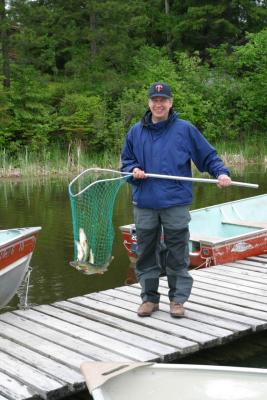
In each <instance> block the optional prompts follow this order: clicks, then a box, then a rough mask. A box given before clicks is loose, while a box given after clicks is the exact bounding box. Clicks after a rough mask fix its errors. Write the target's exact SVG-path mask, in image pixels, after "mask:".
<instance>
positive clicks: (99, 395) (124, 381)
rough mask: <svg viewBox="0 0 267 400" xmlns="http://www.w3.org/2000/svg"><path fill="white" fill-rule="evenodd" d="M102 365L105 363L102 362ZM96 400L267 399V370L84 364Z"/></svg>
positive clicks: (83, 370) (139, 364)
mask: <svg viewBox="0 0 267 400" xmlns="http://www.w3.org/2000/svg"><path fill="white" fill-rule="evenodd" d="M101 364H102V365H101ZM81 370H82V373H83V374H84V376H85V379H86V383H87V386H88V389H89V391H90V393H91V394H92V396H93V398H94V400H115V399H116V400H124V399H127V400H136V399H146V400H162V399H165V398H166V399H168V400H177V399H179V400H196V399H198V400H229V399H233V400H252V399H253V400H265V399H266V398H267V370H266V369H257V368H239V367H221V366H205V365H185V364H184V365H183V364H175V365H169V364H152V365H149V364H148V363H147V364H145V363H144V364H143V365H142V363H136V364H134V363H133V364H131V363H128V364H124V365H123V364H114V365H113V366H112V364H111V363H110V364H106V367H105V364H104V363H97V362H96V363H89V362H88V363H83V364H82V365H81Z"/></svg>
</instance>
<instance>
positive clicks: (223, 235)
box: [120, 194, 267, 267]
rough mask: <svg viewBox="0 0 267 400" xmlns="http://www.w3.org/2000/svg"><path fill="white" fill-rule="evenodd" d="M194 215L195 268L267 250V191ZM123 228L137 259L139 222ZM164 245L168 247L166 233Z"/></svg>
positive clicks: (130, 251)
mask: <svg viewBox="0 0 267 400" xmlns="http://www.w3.org/2000/svg"><path fill="white" fill-rule="evenodd" d="M190 214H191V222H190V224H189V230H190V241H189V249H190V266H191V267H206V266H211V265H218V264H224V263H227V262H232V261H236V260H241V259H244V258H246V257H250V256H256V255H259V254H264V253H267V195H266V194H264V195H260V196H254V197H250V198H246V199H242V200H237V201H232V202H229V203H223V204H218V205H215V206H211V207H205V208H201V209H198V210H194V211H191V212H190ZM120 229H121V232H122V237H123V244H124V246H125V248H126V250H127V253H128V256H129V258H130V261H131V262H135V261H136V258H137V240H136V232H135V225H134V224H129V225H123V226H121V227H120ZM159 247H160V246H159ZM161 247H162V248H164V234H163V235H162V238H161Z"/></svg>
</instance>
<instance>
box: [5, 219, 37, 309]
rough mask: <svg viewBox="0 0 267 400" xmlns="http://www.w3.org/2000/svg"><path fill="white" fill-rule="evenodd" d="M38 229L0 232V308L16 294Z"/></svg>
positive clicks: (25, 270)
mask: <svg viewBox="0 0 267 400" xmlns="http://www.w3.org/2000/svg"><path fill="white" fill-rule="evenodd" d="M40 229H41V228H40V227H36V228H18V229H9V230H6V231H0V238H2V239H3V240H2V242H1V243H0V308H2V307H4V306H5V305H7V304H8V303H9V301H10V300H11V299H12V298H13V297H14V295H15V294H16V292H17V290H18V288H19V286H20V284H21V283H22V281H23V279H24V277H25V275H26V273H27V271H28V268H29V264H30V260H31V257H32V254H33V250H34V247H35V244H36V239H37V234H38V232H39V231H40Z"/></svg>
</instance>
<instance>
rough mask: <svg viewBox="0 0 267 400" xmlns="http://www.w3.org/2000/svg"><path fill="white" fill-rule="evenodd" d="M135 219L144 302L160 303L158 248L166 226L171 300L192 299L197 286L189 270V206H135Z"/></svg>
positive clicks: (140, 281)
mask: <svg viewBox="0 0 267 400" xmlns="http://www.w3.org/2000/svg"><path fill="white" fill-rule="evenodd" d="M134 221H135V226H136V235H137V244H138V251H137V254H138V259H137V262H136V276H137V278H138V281H139V283H140V285H141V288H142V289H141V298H142V301H143V302H145V301H151V302H153V303H158V302H159V298H160V294H159V292H158V286H159V276H160V273H161V266H160V264H159V257H158V249H159V243H160V236H161V231H162V229H163V233H164V244H165V246H166V275H167V279H168V285H169V299H170V301H175V302H177V303H182V304H183V303H184V302H185V301H186V300H187V299H188V298H189V296H190V293H191V289H192V285H193V278H192V277H191V275H190V274H189V272H188V265H189V247H188V241H189V229H188V223H189V221H190V213H189V210H188V207H187V206H176V207H170V208H164V209H156V210H154V209H148V208H138V207H136V206H134Z"/></svg>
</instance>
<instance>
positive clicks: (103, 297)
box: [86, 291, 217, 348]
mask: <svg viewBox="0 0 267 400" xmlns="http://www.w3.org/2000/svg"><path fill="white" fill-rule="evenodd" d="M86 297H89V298H92V299H94V300H98V301H101V302H102V303H105V304H106V308H107V309H108V306H109V304H112V305H117V307H118V308H123V309H125V310H126V311H127V313H128V317H129V318H131V314H134V316H135V314H136V304H133V303H131V302H129V301H125V300H121V299H119V298H117V297H115V296H114V297H112V296H109V295H107V294H105V291H104V292H101V293H92V294H89V295H86ZM139 318H140V317H139ZM141 320H142V324H143V325H149V326H152V327H154V328H157V329H159V330H161V331H163V332H171V333H172V335H176V336H178V337H179V338H182V339H189V340H192V341H194V342H195V343H198V344H199V346H201V347H203V348H204V347H206V346H210V345H212V344H214V343H215V342H216V341H217V338H216V337H214V336H212V335H208V334H206V333H203V332H197V331H194V330H192V329H189V328H185V327H183V326H182V325H180V324H179V322H178V321H175V322H174V320H173V318H171V317H170V315H168V322H167V321H166V320H165V313H163V312H162V311H158V312H157V313H154V314H153V315H152V316H151V317H150V318H149V321H147V318H142V319H141Z"/></svg>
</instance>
